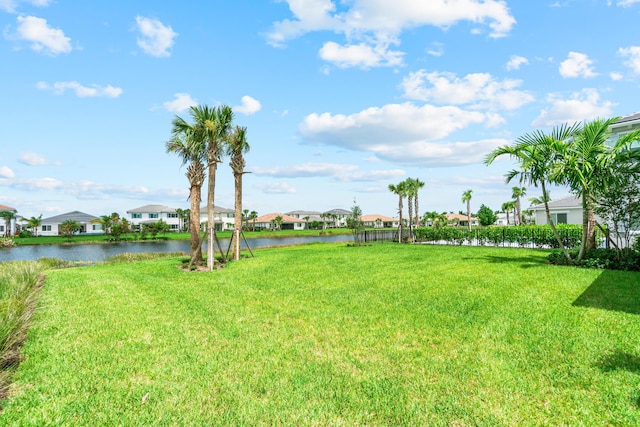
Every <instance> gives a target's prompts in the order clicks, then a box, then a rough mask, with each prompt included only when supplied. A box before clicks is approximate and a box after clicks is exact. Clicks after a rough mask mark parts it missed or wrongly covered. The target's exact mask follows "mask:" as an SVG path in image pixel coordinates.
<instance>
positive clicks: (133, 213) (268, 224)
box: [0, 196, 582, 236]
mask: <svg viewBox="0 0 640 427" xmlns="http://www.w3.org/2000/svg"><path fill="white" fill-rule="evenodd" d="M549 208H550V211H551V217H552V219H553V221H554V222H555V223H556V224H581V223H582V203H581V200H580V198H578V197H575V196H570V197H566V198H563V199H558V200H555V201H552V202H549ZM530 210H531V211H533V218H532V219H533V220H534V221H535V223H536V224H547V222H548V221H547V216H546V212H545V208H544V204H542V205H537V206H532V207H530ZM2 211H9V212H13V213H16V212H17V210H16V209H15V208H12V207H9V206H4V205H0V212H2ZM349 214H350V211H348V210H345V209H332V210H330V211H327V212H318V211H305V210H297V211H291V212H286V213H269V214H266V215H261V216H258V217H256V218H253V219H251V220H249V221H247V222H248V224H247V225H248V226H249V227H251V228H252V229H253V228H255V229H258V230H269V229H273V228H276V227H277V228H279V229H282V230H305V229H308V228H310V227H317V226H319V225H320V226H323V227H335V228H338V227H346V225H347V224H346V218H347V217H348V216H349ZM446 217H447V221H449V222H456V223H458V224H459V225H461V226H467V225H468V221H469V219H468V218H467V216H466V215H460V214H447V215H446ZM126 218H127V219H128V221H129V222H130V223H131V225H132V226H134V227H138V226H141V225H143V224H150V223H154V222H158V221H160V220H162V221H163V222H165V223H166V224H167V225H168V227H169V229H170V230H173V231H178V230H182V229H183V228H184V225H185V224H184V219H183V218H182V217H181V215H180V214H179V210H178V209H177V208H172V207H169V206H164V205H145V206H141V207H138V208H135V209H131V210H128V211H127V215H126ZM360 218H361V220H362V221H363V222H364V225H365V227H369V228H397V227H398V225H399V219H398V218H391V217H388V216H385V215H379V214H368V215H363V216H361V217H360ZM19 219H20V217H16V218H15V219H14V220H13V221H11V222H10V223H9V225H8V226H9V227H10V228H9V230H10V232H9V233H8V234H13V233H15V230H16V221H18V220H19ZM98 219H99V218H98V217H96V216H94V215H90V214H87V213H84V212H80V211H72V212H67V213H64V214H61V215H56V216H52V217H49V218H43V219H42V221H41V224H40V226H39V227H38V230H37V232H38V234H39V235H41V236H57V235H59V234H60V225H61V224H62V223H64V222H65V221H68V220H73V221H76V222H77V223H78V224H79V225H80V231H79V232H80V233H83V234H100V233H102V232H103V230H102V227H101V225H100V224H99V223H98V222H97V221H96V220H98ZM470 220H471V226H477V225H478V224H479V222H478V218H475V217H473V216H472V217H471V218H470ZM200 221H201V223H202V224H206V222H207V207H206V206H203V207H202V208H201V211H200ZM214 221H215V227H216V229H217V230H218V231H225V230H232V229H233V226H234V211H233V209H227V208H223V207H219V206H216V207H215V209H214ZM496 225H507V223H506V217H505V215H504V214H501V215H499V217H498V221H497V222H496ZM5 227H7V224H6V223H5V222H4V221H2V222H1V223H0V235H4V234H5Z"/></svg>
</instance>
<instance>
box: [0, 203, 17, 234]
mask: <svg viewBox="0 0 640 427" xmlns="http://www.w3.org/2000/svg"><path fill="white" fill-rule="evenodd" d="M0 212H9V213H10V214H13V215H10V216H13V218H11V219H9V220H8V221H7V220H6V219H5V218H0V237H1V236H13V235H14V234H15V232H16V219H17V217H16V215H15V214H16V213H17V212H18V210H17V209H16V208H12V207H11V206H5V205H0Z"/></svg>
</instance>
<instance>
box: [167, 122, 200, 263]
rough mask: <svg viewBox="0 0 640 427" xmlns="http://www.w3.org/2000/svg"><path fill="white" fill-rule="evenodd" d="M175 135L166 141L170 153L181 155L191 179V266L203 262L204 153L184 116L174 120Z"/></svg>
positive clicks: (187, 174)
mask: <svg viewBox="0 0 640 427" xmlns="http://www.w3.org/2000/svg"><path fill="white" fill-rule="evenodd" d="M172 133H173V136H172V138H171V139H170V140H169V141H168V142H167V143H166V150H167V152H168V153H175V154H177V155H178V156H180V159H181V160H182V164H183V165H185V164H186V165H187V172H186V174H185V175H186V177H187V179H188V180H189V199H190V201H191V208H190V209H189V234H190V239H189V240H190V243H189V255H190V257H191V261H190V263H189V266H191V265H193V264H196V265H200V264H202V242H201V240H200V203H201V200H202V185H203V184H204V178H205V168H204V163H203V160H204V154H203V152H202V149H201V146H200V145H199V144H198V143H197V141H196V139H195V130H194V128H193V127H192V126H191V125H189V124H188V123H187V122H185V121H184V120H183V119H182V118H180V117H178V116H176V118H175V119H174V120H173V130H172Z"/></svg>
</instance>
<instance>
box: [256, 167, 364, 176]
mask: <svg viewBox="0 0 640 427" xmlns="http://www.w3.org/2000/svg"><path fill="white" fill-rule="evenodd" d="M357 168H358V166H356V165H347V164H339V163H303V164H301V165H294V166H276V167H261V166H254V167H252V168H251V172H252V173H253V174H255V175H267V176H273V177H278V178H309V177H318V176H325V177H326V176H336V175H340V174H343V173H345V172H347V171H352V170H354V169H357Z"/></svg>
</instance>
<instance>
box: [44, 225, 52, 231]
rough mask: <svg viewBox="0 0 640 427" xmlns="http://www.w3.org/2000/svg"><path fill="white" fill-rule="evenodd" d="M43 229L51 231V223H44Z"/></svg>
mask: <svg viewBox="0 0 640 427" xmlns="http://www.w3.org/2000/svg"><path fill="white" fill-rule="evenodd" d="M42 231H51V226H50V225H43V226H42Z"/></svg>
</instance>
